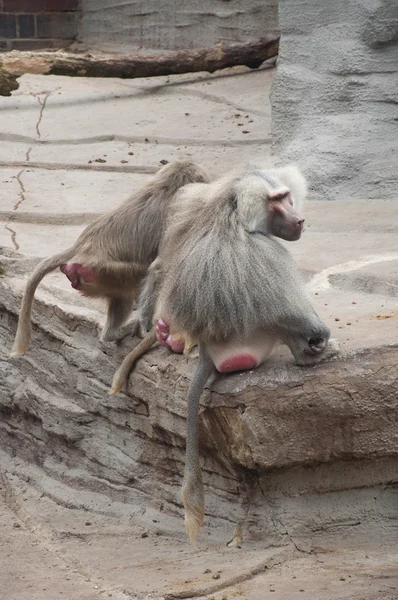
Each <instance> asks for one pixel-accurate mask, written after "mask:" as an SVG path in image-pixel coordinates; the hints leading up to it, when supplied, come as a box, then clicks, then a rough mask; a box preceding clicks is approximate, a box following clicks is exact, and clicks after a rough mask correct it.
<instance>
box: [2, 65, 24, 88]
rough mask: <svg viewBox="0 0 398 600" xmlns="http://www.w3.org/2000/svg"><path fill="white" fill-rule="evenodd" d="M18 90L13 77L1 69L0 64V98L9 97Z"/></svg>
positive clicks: (16, 82) (15, 79) (17, 84)
mask: <svg viewBox="0 0 398 600" xmlns="http://www.w3.org/2000/svg"><path fill="white" fill-rule="evenodd" d="M18 88H19V83H18V81H17V78H16V77H15V75H10V73H7V71H5V70H4V69H3V68H2V63H1V62H0V96H11V92H13V91H14V90H17V89H18Z"/></svg>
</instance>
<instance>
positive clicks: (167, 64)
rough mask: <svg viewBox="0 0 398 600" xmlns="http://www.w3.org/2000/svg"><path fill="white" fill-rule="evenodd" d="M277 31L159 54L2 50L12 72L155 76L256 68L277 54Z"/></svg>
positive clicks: (92, 75) (96, 75)
mask: <svg viewBox="0 0 398 600" xmlns="http://www.w3.org/2000/svg"><path fill="white" fill-rule="evenodd" d="M278 45H279V34H276V33H275V34H271V35H269V36H267V37H265V38H260V39H257V40H252V41H250V42H244V43H233V44H225V43H224V42H220V43H218V44H216V45H215V46H212V47H211V48H196V49H193V50H178V51H173V52H166V53H164V52H163V53H162V54H159V55H143V54H142V55H140V54H135V55H133V56H114V55H107V56H104V55H92V54H85V55H81V54H73V53H70V52H69V53H68V52H64V51H57V52H19V51H15V50H14V51H12V52H9V53H4V54H3V55H2V57H1V59H2V61H3V66H4V68H5V69H6V70H7V71H8V72H9V73H12V74H14V75H22V74H23V73H36V74H43V75H69V76H72V77H120V78H122V79H133V78H135V77H156V76H159V75H177V74H180V73H195V72H198V71H208V72H210V73H213V72H214V71H217V70H219V69H226V68H228V67H235V66H237V65H245V66H247V67H249V68H250V69H257V68H258V67H259V66H260V65H261V63H262V62H264V61H265V60H267V59H268V58H272V57H274V56H277V54H278Z"/></svg>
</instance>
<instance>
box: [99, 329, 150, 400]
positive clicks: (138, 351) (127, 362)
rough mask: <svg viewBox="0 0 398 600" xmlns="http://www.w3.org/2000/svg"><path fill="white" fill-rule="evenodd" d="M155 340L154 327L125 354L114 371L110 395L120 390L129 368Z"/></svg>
mask: <svg viewBox="0 0 398 600" xmlns="http://www.w3.org/2000/svg"><path fill="white" fill-rule="evenodd" d="M155 342H156V331H155V327H153V328H152V329H151V331H150V332H149V333H147V335H146V336H145V337H144V339H143V340H141V341H140V343H139V344H138V345H137V346H136V347H135V348H134V350H132V351H131V352H130V353H129V354H127V356H126V358H125V359H124V361H123V362H122V364H121V365H120V367H119V368H118V370H117V371H116V373H115V375H114V377H113V381H112V388H111V390H110V392H109V395H110V396H115V395H116V394H117V393H118V392H120V391H121V389H122V388H123V386H124V384H125V383H126V381H127V379H128V376H129V374H130V371H131V369H132V368H133V366H134V365H135V363H136V362H137V360H138V359H139V358H140V356H142V355H143V354H145V352H147V351H148V350H149V349H150V348H151V347H152V346H153V344H154V343H155Z"/></svg>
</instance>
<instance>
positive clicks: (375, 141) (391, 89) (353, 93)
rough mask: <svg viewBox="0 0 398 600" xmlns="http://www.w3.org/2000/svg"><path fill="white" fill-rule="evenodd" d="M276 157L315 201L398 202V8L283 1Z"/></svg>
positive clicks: (386, 1)
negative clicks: (290, 165) (298, 175)
mask: <svg viewBox="0 0 398 600" xmlns="http://www.w3.org/2000/svg"><path fill="white" fill-rule="evenodd" d="M279 22H280V28H281V32H282V38H281V45H280V56H279V63H278V69H277V76H276V81H275V85H274V90H273V94H272V107H273V115H272V116H273V134H274V151H275V153H276V154H278V155H279V156H280V158H281V159H282V160H294V161H296V162H298V163H299V164H300V165H301V166H302V167H303V169H304V171H305V172H306V174H307V175H308V177H309V178H310V181H311V185H312V189H313V192H314V193H315V195H316V196H320V197H322V198H324V199H325V198H327V199H336V198H344V197H350V198H365V199H366V198H370V199H371V198H385V197H390V198H396V193H397V184H398V144H397V133H398V123H397V119H398V111H397V104H398V3H397V2H396V0H330V1H328V2H319V1H318V0H300V1H297V0H280V1H279Z"/></svg>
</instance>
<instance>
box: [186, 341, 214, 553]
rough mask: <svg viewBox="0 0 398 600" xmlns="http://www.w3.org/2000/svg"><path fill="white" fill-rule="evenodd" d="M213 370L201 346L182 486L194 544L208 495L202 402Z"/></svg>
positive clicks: (191, 398) (190, 401) (191, 388)
mask: <svg viewBox="0 0 398 600" xmlns="http://www.w3.org/2000/svg"><path fill="white" fill-rule="evenodd" d="M213 370H214V365H213V361H212V360H211V358H210V357H209V356H208V354H207V352H206V349H205V348H204V347H203V345H202V344H201V345H200V354H199V362H198V365H197V367H196V371H195V374H194V376H193V379H192V382H191V385H190V386H189V390H188V417H187V442H186V458H185V471H184V482H183V485H182V502H183V504H184V509H185V529H186V530H187V533H188V535H189V539H190V540H191V543H192V544H195V543H196V536H197V534H198V533H199V530H200V528H201V526H202V523H203V518H204V514H205V493H204V489H203V482H202V470H201V468H200V460H199V433H198V431H199V422H198V421H199V401H200V397H201V395H202V392H203V389H204V387H205V385H206V382H207V380H208V379H209V377H210V375H211V374H212V372H213Z"/></svg>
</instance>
